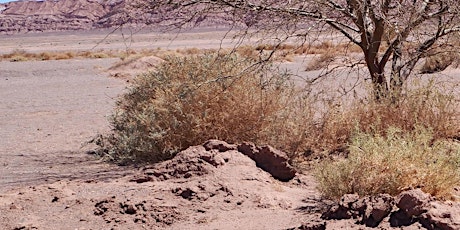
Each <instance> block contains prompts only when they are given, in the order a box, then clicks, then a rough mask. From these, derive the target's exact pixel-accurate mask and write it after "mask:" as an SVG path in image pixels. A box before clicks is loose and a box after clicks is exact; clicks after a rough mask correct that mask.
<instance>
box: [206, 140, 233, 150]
mask: <svg viewBox="0 0 460 230" xmlns="http://www.w3.org/2000/svg"><path fill="white" fill-rule="evenodd" d="M203 147H204V148H205V149H206V151H209V150H212V149H216V150H219V152H226V151H230V150H237V147H236V145H232V144H228V143H227V142H225V141H220V140H209V141H206V142H205V143H204V144H203Z"/></svg>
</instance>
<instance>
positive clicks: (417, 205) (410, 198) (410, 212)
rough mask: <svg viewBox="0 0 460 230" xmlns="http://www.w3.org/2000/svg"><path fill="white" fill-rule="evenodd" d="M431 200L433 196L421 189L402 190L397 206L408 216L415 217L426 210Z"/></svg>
mask: <svg viewBox="0 0 460 230" xmlns="http://www.w3.org/2000/svg"><path fill="white" fill-rule="evenodd" d="M430 201H431V196H430V195H429V194H427V193H424V192H423V191H422V190H420V189H414V190H409V191H405V192H402V193H401V194H400V195H399V196H398V198H397V200H396V206H397V207H398V208H399V209H401V210H402V211H403V212H404V213H405V214H406V215H407V216H408V217H414V216H419V215H421V214H422V213H424V212H426V211H427V210H426V208H427V206H428V204H429V202H430Z"/></svg>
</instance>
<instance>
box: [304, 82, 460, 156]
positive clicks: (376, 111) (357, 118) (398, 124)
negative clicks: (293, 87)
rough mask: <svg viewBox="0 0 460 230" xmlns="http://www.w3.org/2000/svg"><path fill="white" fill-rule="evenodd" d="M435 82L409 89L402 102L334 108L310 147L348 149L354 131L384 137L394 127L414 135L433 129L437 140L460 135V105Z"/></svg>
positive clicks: (323, 121) (327, 149)
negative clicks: (414, 133)
mask: <svg viewBox="0 0 460 230" xmlns="http://www.w3.org/2000/svg"><path fill="white" fill-rule="evenodd" d="M444 92H445V89H444V88H442V87H435V86H434V84H433V83H429V84H427V85H424V86H418V87H417V88H416V89H412V90H408V91H407V92H406V94H405V95H403V96H402V97H401V98H400V100H399V101H397V102H394V101H390V100H388V101H381V102H375V101H373V100H370V101H369V100H364V101H355V102H353V103H352V104H351V106H347V107H345V106H344V107H338V108H331V109H328V110H327V113H325V114H323V116H322V118H321V122H320V125H319V126H318V127H317V129H316V130H313V132H314V135H312V137H313V138H312V139H311V140H310V143H311V144H310V146H311V148H312V149H314V150H315V151H316V152H321V151H328V152H331V151H335V150H341V149H345V148H346V145H347V143H348V142H349V140H350V138H351V136H352V134H353V132H355V131H356V130H358V131H360V132H363V133H376V134H379V135H385V132H387V130H388V128H390V127H395V128H398V129H400V130H402V131H404V132H411V131H413V130H415V129H416V128H417V127H424V128H426V129H429V130H432V132H433V137H434V138H435V139H443V138H452V137H455V136H458V135H459V131H460V122H459V116H458V115H459V114H458V108H459V103H458V100H456V98H455V96H453V95H450V94H445V93H444Z"/></svg>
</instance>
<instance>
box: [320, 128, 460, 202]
mask: <svg viewBox="0 0 460 230" xmlns="http://www.w3.org/2000/svg"><path fill="white" fill-rule="evenodd" d="M434 138H435V137H434V133H432V132H431V131H430V130H428V129H425V128H417V129H415V130H413V131H411V132H406V131H403V130H401V129H398V128H393V127H390V128H388V129H387V130H386V133H385V135H384V136H382V135H380V134H379V133H362V132H358V133H357V134H356V135H355V136H354V137H353V138H352V141H351V144H350V146H349V151H350V153H349V154H348V157H347V158H346V159H340V160H335V161H334V160H326V161H324V162H322V163H321V164H320V165H319V167H318V168H317V170H316V171H315V176H316V178H317V179H318V182H319V189H320V191H321V192H322V193H323V195H324V196H326V197H328V198H335V199H338V198H340V197H341V196H342V195H344V194H348V193H357V194H359V195H373V194H378V193H388V194H390V195H397V194H398V193H400V192H401V191H403V190H405V189H409V188H421V189H422V190H423V191H425V192H427V193H430V194H432V195H434V196H438V197H441V198H452V196H451V193H452V192H453V191H454V190H453V189H454V187H455V186H457V185H458V184H459V183H460V174H459V172H460V171H459V166H460V145H459V144H458V143H454V142H451V141H445V140H434V141H433V139H434Z"/></svg>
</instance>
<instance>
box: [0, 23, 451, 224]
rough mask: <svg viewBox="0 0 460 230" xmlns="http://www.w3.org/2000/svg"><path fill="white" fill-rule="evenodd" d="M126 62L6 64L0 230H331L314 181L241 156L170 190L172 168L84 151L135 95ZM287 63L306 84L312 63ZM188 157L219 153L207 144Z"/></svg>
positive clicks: (173, 45)
mask: <svg viewBox="0 0 460 230" xmlns="http://www.w3.org/2000/svg"><path fill="white" fill-rule="evenodd" d="M226 32H227V31H226V30H218V31H217V32H216V31H214V30H202V31H192V32H187V33H181V34H177V33H170V34H157V33H149V32H142V33H137V34H135V35H133V36H132V37H131V36H126V35H125V36H123V35H122V34H121V33H120V32H119V31H118V32H116V33H113V34H110V32H109V31H91V32H55V33H41V34H26V35H11V36H6V35H1V36H0V47H1V49H0V52H1V53H2V54H4V53H10V52H13V51H14V50H17V49H20V50H24V51H27V52H44V51H84V50H91V49H93V50H98V49H104V50H111V49H114V50H123V49H126V48H130V49H139V50H140V49H145V48H152V47H154V48H158V47H159V48H161V49H177V48H199V49H202V48H219V47H231V46H232V45H233V44H235V42H236V41H235V40H232V39H231V38H230V37H229V38H227V39H222V38H223V37H224V36H225V34H226ZM127 34H129V33H127ZM107 35H109V36H108V37H106V36H107ZM118 61H119V59H117V58H103V59H84V58H77V59H69V60H49V61H23V62H10V61H8V60H4V61H2V62H0V100H1V102H0V229H290V228H295V227H299V226H300V225H301V224H302V223H310V224H311V223H316V222H324V221H323V220H321V219H320V218H319V216H320V215H321V212H322V211H324V208H325V207H326V206H327V205H328V204H329V203H328V201H324V200H322V199H321V196H320V194H319V192H318V191H317V190H316V188H315V186H316V184H315V181H314V179H313V178H312V177H311V176H310V175H308V173H307V174H306V175H304V174H299V175H298V176H297V177H296V178H295V179H293V180H291V181H290V182H280V181H278V180H276V179H274V178H273V177H271V176H270V175H269V174H268V173H267V172H265V171H263V170H261V169H260V168H258V167H256V165H255V163H254V162H253V161H252V160H251V159H249V158H248V157H246V156H244V155H242V154H239V153H238V152H237V151H227V152H224V153H222V157H224V158H225V162H226V163H225V164H223V165H221V166H220V167H214V168H210V169H209V170H208V173H205V174H203V175H198V174H197V175H194V176H192V177H190V178H184V177H180V176H178V177H174V176H173V177H171V178H170V179H168V180H156V179H152V178H151V177H150V176H148V175H149V173H148V172H149V171H152V170H153V171H159V172H162V173H168V172H167V170H168V169H167V168H168V167H166V166H165V165H160V166H158V167H154V166H152V167H147V168H145V167H144V168H141V169H139V168H135V167H131V166H124V167H121V166H117V165H113V164H110V163H106V162H103V161H101V160H100V159H98V158H96V157H95V156H93V155H89V154H87V152H88V151H90V150H91V149H92V148H94V146H91V145H85V144H84V143H85V142H87V141H89V140H91V139H92V138H93V137H94V136H95V135H96V134H98V133H104V132H107V131H109V129H110V127H109V122H108V120H107V118H108V116H109V115H110V113H111V111H112V108H113V106H114V103H115V101H116V98H117V96H118V95H120V94H121V93H123V91H124V90H125V89H126V87H127V86H128V83H127V81H126V79H123V78H115V77H110V76H109V73H108V71H107V70H108V68H109V67H110V66H112V65H114V64H115V63H116V62H118ZM284 65H285V67H287V68H289V69H291V70H292V71H294V72H297V73H299V74H303V73H304V71H303V69H301V67H303V66H304V65H305V59H303V58H299V57H296V58H295V61H294V62H292V63H284ZM299 67H300V68H299ZM313 74H314V73H313ZM456 74H458V73H456V72H452V73H450V75H449V74H447V75H448V76H450V77H453V76H455V75H456ZM351 82H353V81H351ZM190 151H191V153H190V154H189V155H190V156H194V154H199V153H197V152H200V151H202V152H205V154H213V153H209V151H206V150H204V148H203V147H200V146H198V147H195V148H194V149H192V150H190ZM206 152H208V153H206ZM173 160H174V159H173ZM192 161H193V160H192ZM169 163H171V162H169ZM173 163H174V162H173ZM176 163H177V162H176ZM171 164H172V163H171ZM177 164H178V165H179V166H178V167H181V166H183V167H191V166H190V165H180V163H177ZM183 164H185V163H183ZM203 167H205V166H203ZM206 167H208V166H206ZM355 222H356V220H340V221H339V220H334V221H333V220H329V221H327V224H326V228H327V229H367V227H365V226H363V225H356V224H355ZM379 227H380V228H381V229H391V227H390V225H389V223H383V224H382V225H380V226H379ZM404 228H405V229H420V228H422V227H421V225H420V224H418V223H416V224H413V225H411V226H408V227H404ZM398 229H400V228H398Z"/></svg>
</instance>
